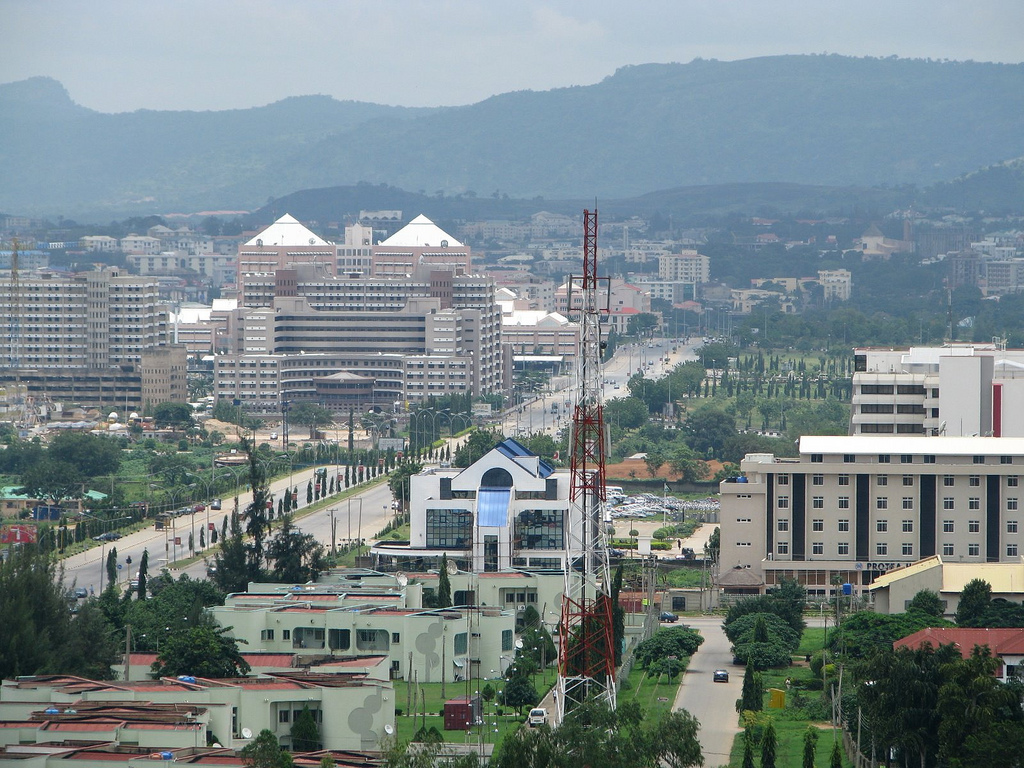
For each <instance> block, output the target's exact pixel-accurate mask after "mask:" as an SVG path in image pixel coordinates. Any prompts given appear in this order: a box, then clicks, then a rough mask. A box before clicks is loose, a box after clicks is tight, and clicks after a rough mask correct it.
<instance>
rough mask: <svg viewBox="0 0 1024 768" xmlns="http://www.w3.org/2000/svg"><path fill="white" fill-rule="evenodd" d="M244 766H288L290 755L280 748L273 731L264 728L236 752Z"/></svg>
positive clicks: (250, 767)
mask: <svg viewBox="0 0 1024 768" xmlns="http://www.w3.org/2000/svg"><path fill="white" fill-rule="evenodd" d="M238 754H239V756H240V757H241V758H242V765H244V766H246V768H289V766H290V765H291V764H292V761H291V756H290V755H289V754H288V753H287V752H285V751H284V750H283V749H281V745H280V744H279V743H278V742H277V736H275V735H274V732H273V731H271V730H269V729H267V728H264V729H263V730H262V731H260V732H259V733H258V734H257V735H256V738H255V739H253V740H252V741H251V742H249V743H248V744H246V745H245V746H244V747H242V749H241V751H240V752H239V753H238Z"/></svg>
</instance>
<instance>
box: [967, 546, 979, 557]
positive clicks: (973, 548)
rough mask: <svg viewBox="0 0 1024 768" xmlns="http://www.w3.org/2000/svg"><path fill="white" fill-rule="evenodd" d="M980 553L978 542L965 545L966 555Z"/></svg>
mask: <svg viewBox="0 0 1024 768" xmlns="http://www.w3.org/2000/svg"><path fill="white" fill-rule="evenodd" d="M980 554H981V545H980V544H968V545H967V555H968V556H969V557H977V556H978V555H980Z"/></svg>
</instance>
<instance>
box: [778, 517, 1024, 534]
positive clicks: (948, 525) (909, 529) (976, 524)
mask: <svg viewBox="0 0 1024 768" xmlns="http://www.w3.org/2000/svg"><path fill="white" fill-rule="evenodd" d="M777 527H778V529H779V531H780V532H783V533H784V532H786V531H788V530H789V520H788V519H786V518H780V519H779V520H778V521H777ZM902 528H903V532H904V533H913V532H914V521H913V520H903V521H902ZM824 530H825V520H824V519H823V518H820V517H819V518H814V519H813V520H811V531H812V532H813V533H821V532H823V531H824ZM836 530H837V531H839V533H849V532H850V520H849V519H841V520H837V521H836ZM888 530H889V521H888V520H876V521H875V531H877V532H878V533H887V532H888ZM942 532H943V533H955V532H956V521H954V520H943V521H942ZM967 532H968V533H981V521H980V520H968V521H967ZM1006 532H1007V533H1017V532H1018V522H1017V521H1016V520H1007V521H1006Z"/></svg>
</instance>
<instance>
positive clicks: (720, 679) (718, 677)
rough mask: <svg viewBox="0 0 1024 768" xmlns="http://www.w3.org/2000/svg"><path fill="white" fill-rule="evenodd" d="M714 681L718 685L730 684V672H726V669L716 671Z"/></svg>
mask: <svg viewBox="0 0 1024 768" xmlns="http://www.w3.org/2000/svg"><path fill="white" fill-rule="evenodd" d="M713 680H714V681H715V682H716V683H728V682H729V673H728V671H726V670H724V669H716V670H715V674H714V677H713Z"/></svg>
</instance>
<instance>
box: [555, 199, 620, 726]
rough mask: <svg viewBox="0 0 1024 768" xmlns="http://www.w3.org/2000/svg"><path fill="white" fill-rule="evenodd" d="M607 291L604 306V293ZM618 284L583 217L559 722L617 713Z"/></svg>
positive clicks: (593, 221)
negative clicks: (609, 350)
mask: <svg viewBox="0 0 1024 768" xmlns="http://www.w3.org/2000/svg"><path fill="white" fill-rule="evenodd" d="M600 285H603V286H604V302H603V306H601V305H600V302H599V293H600V291H599V286H600ZM609 293H610V283H609V280H608V278H601V277H598V276H597V211H596V210H594V211H593V212H591V211H584V212H583V274H582V275H580V276H570V277H569V281H568V296H567V298H568V302H569V303H568V307H569V311H570V312H573V310H574V309H576V307H577V302H578V307H579V309H578V311H579V323H580V350H579V356H578V364H577V382H576V403H575V405H574V409H573V419H572V427H571V429H572V434H571V436H570V438H569V442H570V445H569V451H570V471H571V473H572V481H571V486H570V491H569V515H568V518H569V523H568V551H569V553H570V555H569V558H568V563H567V567H566V569H565V592H564V596H563V598H562V616H561V620H560V624H559V628H560V631H561V644H560V649H559V659H558V693H559V696H558V721H559V722H561V721H562V719H563V717H564V715H565V713H566V712H567V711H571V710H572V708H573V707H575V706H577V705H578V704H580V703H581V702H583V701H585V700H586V699H589V698H592V699H596V700H598V701H603V702H605V703H606V704H607V705H608V706H610V707H612V708H614V707H615V646H614V632H613V627H612V599H611V592H610V590H611V580H610V574H609V568H608V541H607V537H606V523H605V517H604V515H605V510H604V502H605V443H606V437H605V428H604V406H603V403H602V397H601V385H602V379H601V351H602V349H603V348H604V344H603V343H602V341H601V312H602V311H603V312H607V311H608V304H609V296H608V294H609Z"/></svg>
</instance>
